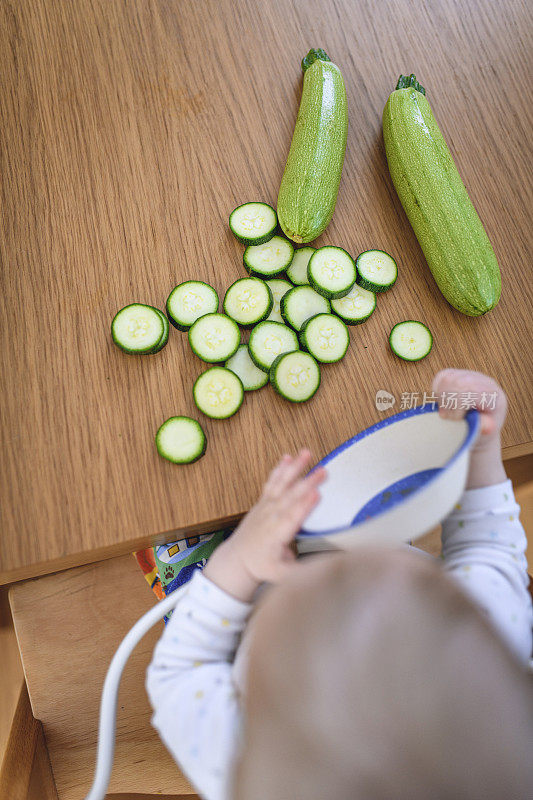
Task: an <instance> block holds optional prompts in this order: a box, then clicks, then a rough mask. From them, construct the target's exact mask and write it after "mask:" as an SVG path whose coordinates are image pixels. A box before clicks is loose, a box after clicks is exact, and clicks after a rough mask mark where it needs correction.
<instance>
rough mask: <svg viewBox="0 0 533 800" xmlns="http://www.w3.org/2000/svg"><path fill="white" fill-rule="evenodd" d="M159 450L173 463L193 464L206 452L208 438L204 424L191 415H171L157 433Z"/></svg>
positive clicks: (156, 444)
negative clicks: (204, 430) (203, 427)
mask: <svg viewBox="0 0 533 800" xmlns="http://www.w3.org/2000/svg"><path fill="white" fill-rule="evenodd" d="M155 446H156V447H157V452H158V453H159V455H160V456H162V457H163V458H166V459H167V461H172V463H173V464H192V462H193V461H198V459H199V458H201V457H202V456H203V454H204V453H205V448H206V446H207V439H206V437H205V433H204V432H203V430H202V426H201V425H200V423H199V422H197V421H196V420H195V419H191V418H190V417H170V419H167V420H166V421H165V422H163V424H162V425H161V427H160V428H159V430H158V431H157V433H156V435H155Z"/></svg>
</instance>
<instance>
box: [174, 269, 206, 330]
mask: <svg viewBox="0 0 533 800" xmlns="http://www.w3.org/2000/svg"><path fill="white" fill-rule="evenodd" d="M217 310H218V295H217V293H216V292H215V290H214V289H213V287H212V286H209V284H208V283H204V282H203V281H185V282H184V283H180V284H178V286H176V287H175V288H174V289H172V291H171V292H170V294H169V296H168V300H167V316H168V318H169V320H170V322H171V323H172V325H174V327H175V328H177V329H178V330H179V331H188V330H189V328H190V327H191V325H192V324H193V323H195V322H196V320H197V319H199V318H200V317H203V316H204V314H212V313H214V312H215V311H217Z"/></svg>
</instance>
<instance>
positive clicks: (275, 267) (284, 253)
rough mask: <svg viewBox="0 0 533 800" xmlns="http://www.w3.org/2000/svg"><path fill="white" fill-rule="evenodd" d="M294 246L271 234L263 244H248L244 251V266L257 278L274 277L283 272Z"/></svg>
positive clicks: (286, 240)
mask: <svg viewBox="0 0 533 800" xmlns="http://www.w3.org/2000/svg"><path fill="white" fill-rule="evenodd" d="M293 254H294V247H293V246H292V244H291V243H290V242H289V241H288V239H284V238H283V237H282V236H273V237H272V239H270V240H269V241H268V242H265V244H258V245H250V246H249V247H247V248H246V250H245V251H244V256H243V261H244V266H245V267H246V269H247V270H248V272H249V273H250V275H255V276H257V277H258V278H274V277H275V276H276V275H280V274H281V273H282V272H285V270H286V269H287V267H288V266H289V265H290V263H291V261H292V257H293Z"/></svg>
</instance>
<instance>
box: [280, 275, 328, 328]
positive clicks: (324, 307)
mask: <svg viewBox="0 0 533 800" xmlns="http://www.w3.org/2000/svg"><path fill="white" fill-rule="evenodd" d="M280 311H281V316H282V317H283V319H284V320H285V322H286V323H287V325H290V326H291V328H294V330H295V331H299V330H300V328H301V327H302V325H303V324H304V322H306V320H308V319H309V318H310V317H314V316H315V314H329V312H330V311H331V305H330V302H329V300H328V299H327V298H326V297H322V295H321V294H318V292H315V290H314V289H313V288H312V287H311V286H295V287H294V289H291V290H290V292H287V294H286V295H284V296H283V297H282V298H281V303H280Z"/></svg>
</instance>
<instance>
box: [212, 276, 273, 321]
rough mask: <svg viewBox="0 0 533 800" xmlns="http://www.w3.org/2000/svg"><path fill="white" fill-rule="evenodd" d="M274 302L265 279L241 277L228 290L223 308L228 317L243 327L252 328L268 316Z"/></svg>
mask: <svg viewBox="0 0 533 800" xmlns="http://www.w3.org/2000/svg"><path fill="white" fill-rule="evenodd" d="M272 303H273V300H272V292H271V291H270V289H269V287H268V286H267V284H266V283H265V281H262V280H260V279H259V278H240V280H238V281H235V283H232V284H231V286H230V287H229V289H228V290H227V292H226V294H225V297H224V303H223V309H224V312H225V313H226V314H227V315H228V317H231V319H234V320H235V322H238V323H239V325H242V327H243V328H252V327H253V326H254V325H257V323H258V322H261V320H263V319H266V317H268V315H269V314H270V312H271V310H272Z"/></svg>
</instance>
